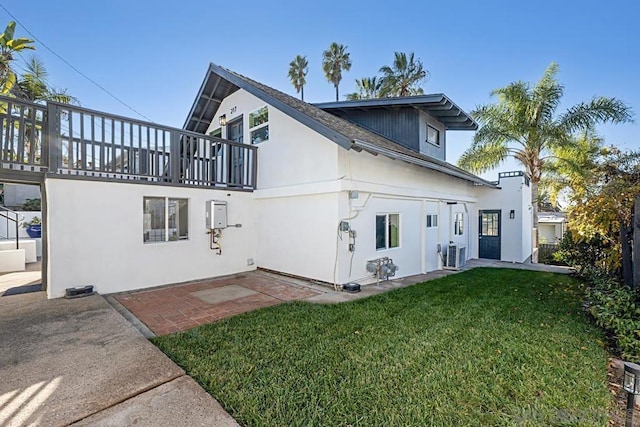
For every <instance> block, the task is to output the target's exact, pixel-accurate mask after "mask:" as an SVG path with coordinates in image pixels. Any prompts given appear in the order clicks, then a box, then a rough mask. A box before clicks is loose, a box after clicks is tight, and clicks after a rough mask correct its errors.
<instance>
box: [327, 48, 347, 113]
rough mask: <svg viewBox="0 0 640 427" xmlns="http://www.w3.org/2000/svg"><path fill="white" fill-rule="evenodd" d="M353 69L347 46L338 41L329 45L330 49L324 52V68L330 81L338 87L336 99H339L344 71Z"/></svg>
mask: <svg viewBox="0 0 640 427" xmlns="http://www.w3.org/2000/svg"><path fill="white" fill-rule="evenodd" d="M350 69H351V59H350V58H349V53H348V52H347V46H345V45H343V44H338V43H336V42H333V43H331V45H329V49H327V50H325V51H324V52H322V70H323V71H324V75H325V77H326V78H327V80H328V81H329V83H333V86H334V87H335V88H336V101H338V98H339V96H338V85H340V81H341V80H342V71H343V70H344V71H349V70H350Z"/></svg>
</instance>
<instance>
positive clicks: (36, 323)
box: [0, 292, 184, 426]
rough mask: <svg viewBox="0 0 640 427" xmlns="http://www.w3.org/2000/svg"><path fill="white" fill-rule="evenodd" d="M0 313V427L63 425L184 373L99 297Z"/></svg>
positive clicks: (17, 299) (25, 301)
mask: <svg viewBox="0 0 640 427" xmlns="http://www.w3.org/2000/svg"><path fill="white" fill-rule="evenodd" d="M0 306H1V307H2V310H0V342H1V343H2V349H3V350H2V352H0V378H1V379H2V380H1V381H0V424H1V425H6V426H22V425H46V426H63V425H69V424H71V423H73V422H77V421H79V420H82V419H83V418H85V417H88V416H90V415H92V414H94V413H96V412H99V411H101V410H103V409H105V408H109V407H111V406H113V405H116V404H118V403H120V402H122V401H124V400H126V399H129V398H131V397H133V396H137V395H139V394H141V393H143V392H145V391H147V390H151V389H153V388H155V387H157V386H159V385H161V384H164V383H167V382H169V381H171V380H173V379H176V378H178V377H181V376H182V375H183V374H184V371H183V370H182V369H181V368H179V367H178V366H177V365H175V364H174V363H173V362H172V361H171V360H169V359H168V358H167V357H166V356H165V355H164V354H163V353H162V352H161V351H160V350H158V349H157V348H156V347H155V346H153V345H152V344H151V343H150V342H148V341H147V340H146V339H144V338H143V337H142V336H141V335H140V334H139V333H138V332H137V331H136V330H135V329H134V328H133V327H132V326H131V325H130V324H129V323H128V322H127V321H126V320H124V318H122V316H120V315H119V314H118V313H117V312H115V311H114V310H113V308H111V306H109V305H108V304H107V303H106V302H105V301H104V299H103V298H102V297H101V296H97V295H95V296H91V297H86V298H79V299H73V300H65V299H57V300H47V299H46V296H45V294H44V292H36V293H30V294H23V295H14V296H8V297H0Z"/></svg>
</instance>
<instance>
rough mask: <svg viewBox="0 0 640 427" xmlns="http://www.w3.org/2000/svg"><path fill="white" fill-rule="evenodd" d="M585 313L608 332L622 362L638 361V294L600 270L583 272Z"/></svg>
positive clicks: (639, 301) (639, 338)
mask: <svg viewBox="0 0 640 427" xmlns="http://www.w3.org/2000/svg"><path fill="white" fill-rule="evenodd" d="M585 272H586V273H587V280H588V287H587V290H586V297H587V299H588V301H589V313H590V314H591V315H592V316H593V317H594V319H595V322H596V324H597V325H598V326H600V327H601V328H603V329H604V330H605V331H607V332H609V333H610V334H611V336H612V338H613V339H614V340H615V344H616V346H617V349H618V351H619V352H620V355H621V356H622V358H624V359H625V360H629V361H633V362H639V361H640V294H639V293H638V292H637V291H634V290H632V289H629V288H628V287H626V286H623V285H622V284H621V283H620V282H619V281H618V280H617V279H616V278H614V277H612V276H610V275H608V274H607V273H606V272H604V271H603V270H599V269H597V268H594V267H590V268H587V269H586V270H585Z"/></svg>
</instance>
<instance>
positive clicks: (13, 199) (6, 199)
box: [0, 183, 40, 210]
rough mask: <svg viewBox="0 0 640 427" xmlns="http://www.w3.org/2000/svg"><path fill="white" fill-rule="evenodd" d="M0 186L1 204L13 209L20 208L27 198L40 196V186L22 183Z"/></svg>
mask: <svg viewBox="0 0 640 427" xmlns="http://www.w3.org/2000/svg"><path fill="white" fill-rule="evenodd" d="M0 185H1V186H2V196H3V203H2V205H3V206H6V207H9V208H11V209H14V210H20V208H21V207H22V205H23V204H24V203H25V202H26V201H27V200H29V199H39V198H40V187H38V186H36V185H24V184H11V183H5V184H0Z"/></svg>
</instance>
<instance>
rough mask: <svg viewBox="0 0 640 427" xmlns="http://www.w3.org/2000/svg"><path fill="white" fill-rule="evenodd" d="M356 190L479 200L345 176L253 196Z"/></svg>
mask: <svg viewBox="0 0 640 427" xmlns="http://www.w3.org/2000/svg"><path fill="white" fill-rule="evenodd" d="M354 190H355V191H361V192H363V193H372V194H376V195H384V196H388V197H401V198H411V199H429V200H434V201H442V202H467V203H477V202H478V198H477V197H474V196H465V195H459V194H452V193H446V192H441V191H434V190H426V189H420V188H407V187H396V186H392V185H385V184H376V183H372V182H366V181H357V180H350V179H344V178H343V179H336V180H333V181H324V182H314V183H309V184H298V185H290V186H286V187H277V188H266V189H259V190H255V191H254V192H253V198H254V199H256V200H259V199H273V198H280V197H296V196H311V195H314V194H327V193H339V192H342V191H354Z"/></svg>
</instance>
